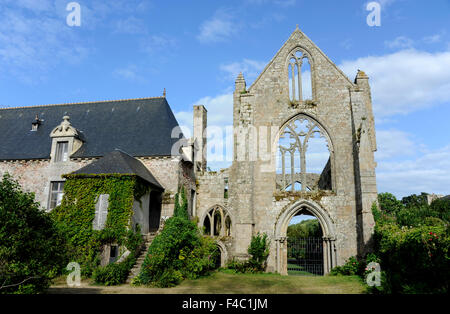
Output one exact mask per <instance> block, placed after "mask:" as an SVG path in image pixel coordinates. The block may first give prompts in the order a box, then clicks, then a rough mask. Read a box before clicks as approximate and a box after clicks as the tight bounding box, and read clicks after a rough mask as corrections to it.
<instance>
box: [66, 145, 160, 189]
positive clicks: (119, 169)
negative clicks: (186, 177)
mask: <svg viewBox="0 0 450 314" xmlns="http://www.w3.org/2000/svg"><path fill="white" fill-rule="evenodd" d="M111 173H120V174H131V175H137V176H138V177H140V178H142V179H144V180H145V181H147V182H149V183H150V184H151V185H153V186H154V187H157V188H159V189H162V190H164V188H163V187H162V186H161V184H159V182H158V180H156V178H155V177H154V176H153V175H152V173H151V172H150V171H149V170H148V169H147V167H145V166H144V164H143V163H141V162H140V161H139V160H137V159H136V158H134V157H132V156H130V155H128V154H127V153H125V152H123V151H121V150H114V151H112V152H110V153H107V154H106V155H105V156H103V157H102V158H100V159H98V160H95V161H93V162H92V163H90V164H88V165H87V166H84V167H83V168H80V169H78V170H77V171H74V172H72V174H86V175H89V174H111Z"/></svg>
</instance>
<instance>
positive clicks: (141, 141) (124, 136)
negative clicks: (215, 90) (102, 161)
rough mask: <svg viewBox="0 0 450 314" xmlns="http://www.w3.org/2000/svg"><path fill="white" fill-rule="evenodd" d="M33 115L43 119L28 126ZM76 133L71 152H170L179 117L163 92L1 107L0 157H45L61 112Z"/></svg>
mask: <svg viewBox="0 0 450 314" xmlns="http://www.w3.org/2000/svg"><path fill="white" fill-rule="evenodd" d="M36 114H37V115H39V118H40V119H41V120H43V121H42V123H41V125H40V126H39V128H38V130H37V131H31V123H32V122H33V121H35V117H36ZM65 115H68V116H70V122H71V124H72V126H73V127H75V128H76V129H77V130H79V131H80V132H81V137H82V138H83V139H84V140H85V143H84V144H83V146H82V147H81V148H80V149H79V150H78V151H77V152H75V154H74V155H73V156H72V157H101V156H104V155H105V154H106V153H108V152H111V151H113V150H114V149H116V148H117V149H121V150H123V151H126V152H127V153H129V154H130V155H132V156H171V155H172V154H171V153H172V152H171V150H172V146H173V144H174V143H176V142H177V141H178V139H176V138H171V134H172V130H173V128H175V127H177V126H178V122H177V120H176V119H175V116H174V114H173V112H172V110H171V109H170V106H169V104H168V103H167V101H166V99H165V98H163V97H157V98H142V99H132V100H120V101H103V102H90V103H78V104H62V105H47V106H34V107H22V108H4V109H0V160H11V159H47V158H50V149H51V143H52V141H51V138H50V136H49V135H50V132H51V131H52V130H53V128H55V127H56V126H58V125H59V124H60V123H61V121H62V118H63V116H65Z"/></svg>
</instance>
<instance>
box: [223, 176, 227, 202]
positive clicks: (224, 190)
mask: <svg viewBox="0 0 450 314" xmlns="http://www.w3.org/2000/svg"><path fill="white" fill-rule="evenodd" d="M223 198H228V178H226V179H225V180H224V189H223Z"/></svg>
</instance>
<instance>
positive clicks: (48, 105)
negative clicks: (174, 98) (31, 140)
mask: <svg viewBox="0 0 450 314" xmlns="http://www.w3.org/2000/svg"><path fill="white" fill-rule="evenodd" d="M158 98H166V97H164V96H157V97H141V98H128V99H112V100H98V101H85V102H69V103H62V104H46V105H34V106H17V107H4V108H1V107H0V110H8V109H24V108H39V107H55V106H68V105H83V104H96V103H97V104H100V103H110V102H123V101H130V100H146V99H158Z"/></svg>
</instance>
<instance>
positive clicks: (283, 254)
mask: <svg viewBox="0 0 450 314" xmlns="http://www.w3.org/2000/svg"><path fill="white" fill-rule="evenodd" d="M302 210H306V211H308V212H309V213H311V214H312V215H314V216H315V217H316V218H317V219H318V221H319V224H320V226H321V228H322V234H323V238H322V239H323V254H324V258H323V267H324V274H327V273H329V272H330V270H331V268H333V267H334V266H336V248H335V240H336V237H335V228H334V223H333V221H332V220H331V218H330V216H329V215H328V213H327V212H326V211H325V210H324V209H323V208H322V207H321V206H320V205H318V204H317V203H315V202H314V201H311V200H299V201H297V202H295V203H294V204H292V205H289V206H287V207H286V208H285V209H284V210H283V211H282V212H281V214H280V215H279V216H278V219H277V222H276V224H275V232H274V235H275V245H276V270H277V272H278V273H280V274H282V275H287V237H286V233H287V228H288V226H289V222H290V221H291V219H292V218H293V217H294V216H295V215H297V213H298V212H300V211H302Z"/></svg>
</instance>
